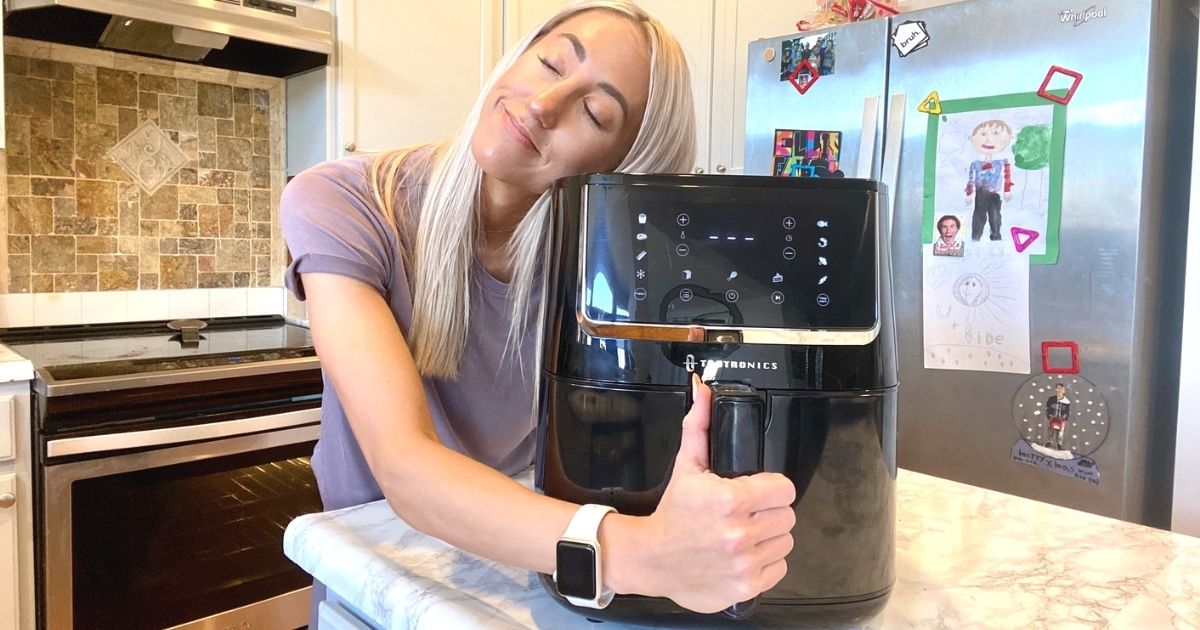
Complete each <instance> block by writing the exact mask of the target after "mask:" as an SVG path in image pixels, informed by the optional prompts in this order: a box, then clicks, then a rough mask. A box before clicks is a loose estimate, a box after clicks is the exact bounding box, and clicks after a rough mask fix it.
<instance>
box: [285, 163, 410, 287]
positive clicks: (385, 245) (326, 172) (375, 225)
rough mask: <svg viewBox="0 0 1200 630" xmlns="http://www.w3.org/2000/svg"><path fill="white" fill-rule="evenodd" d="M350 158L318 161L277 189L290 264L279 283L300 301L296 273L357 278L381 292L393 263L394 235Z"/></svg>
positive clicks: (362, 166) (361, 169)
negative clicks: (280, 191)
mask: <svg viewBox="0 0 1200 630" xmlns="http://www.w3.org/2000/svg"><path fill="white" fill-rule="evenodd" d="M367 164H368V163H367V162H366V161H364V159H363V158H360V157H355V158H349V159H343V160H334V161H331V162H325V163H323V164H318V165H317V166H314V167H312V168H309V169H308V170H305V171H304V172H302V173H300V174H299V175H297V176H296V177H295V178H293V179H292V181H291V182H290V183H288V185H287V186H286V187H285V188H284V189H283V196H282V198H281V199H280V202H279V221H280V227H281V228H282V231H283V238H284V240H285V241H286V242H287V247H288V251H289V252H290V253H291V256H292V262H291V264H290V265H288V268H287V271H286V272H285V275H284V284H285V285H286V286H287V287H288V289H290V290H291V291H292V293H293V294H295V296H296V298H297V299H300V300H303V299H305V294H304V285H303V282H302V280H301V275H302V274H305V273H331V274H336V275H341V276H347V277H350V278H353V279H355V280H358V281H360V282H363V283H365V284H367V285H369V286H371V287H373V288H374V289H375V290H377V291H379V293H380V294H381V295H384V296H386V295H387V294H388V290H387V288H388V284H389V282H388V280H389V278H390V277H391V275H392V271H393V266H394V265H395V262H396V253H397V251H396V238H395V234H394V231H393V229H392V228H391V226H390V225H388V223H387V222H386V221H385V219H384V218H383V214H382V210H381V209H380V208H378V207H377V206H378V204H376V203H375V201H374V198H373V195H372V194H371V190H370V186H369V184H368V182H367Z"/></svg>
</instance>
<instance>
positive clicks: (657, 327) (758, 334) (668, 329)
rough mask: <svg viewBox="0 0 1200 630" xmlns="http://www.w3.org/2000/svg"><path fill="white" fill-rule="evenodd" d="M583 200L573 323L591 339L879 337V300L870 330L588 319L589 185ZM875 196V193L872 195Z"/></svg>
mask: <svg viewBox="0 0 1200 630" xmlns="http://www.w3.org/2000/svg"><path fill="white" fill-rule="evenodd" d="M582 188H583V193H582V194H583V199H582V200H581V206H580V211H579V278H578V291H577V301H576V309H575V321H576V323H577V324H578V325H579V328H580V329H581V330H583V332H585V333H587V334H588V335H590V336H592V337H601V338H605V339H631V340H635V341H666V342H688V341H691V342H693V343H721V342H720V341H712V340H709V337H708V334H707V333H708V332H709V331H720V332H728V333H731V334H735V335H737V336H738V340H737V341H735V342H732V343H740V344H752V345H754V344H763V345H791V346H865V345H867V344H869V343H871V342H873V341H875V338H876V337H878V336H879V299H878V294H877V296H876V300H875V324H874V325H873V326H872V327H871V328H867V329H860V330H820V329H798V328H737V327H734V326H697V325H692V324H687V325H682V324H643V323H639V322H601V321H596V320H593V319H589V318H588V317H587V315H586V314H585V313H584V312H583V308H584V305H585V304H587V295H586V294H585V293H584V292H585V291H586V290H587V281H586V273H585V271H586V268H587V263H588V256H587V243H588V239H587V225H588V197H587V193H588V185H587V184H586V183H585V184H584V185H583V186H582ZM872 194H874V195H876V196H878V193H872ZM879 212H880V209H879V208H876V211H875V220H876V227H875V251H876V255H877V256H878V255H880V254H879V232H880V229H879V224H878V222H879ZM879 267H880V265H879V261H878V260H876V263H875V286H876V287H877V288H878V287H880V284H879V283H880V282H881V281H882V278H880V277H879ZM697 331H700V332H701V333H702V334H703V335H704V338H703V339H702V340H700V341H697V340H696V339H694V338H690V337H691V335H695V334H696V332H697Z"/></svg>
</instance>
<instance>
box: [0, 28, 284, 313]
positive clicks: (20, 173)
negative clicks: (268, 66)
mask: <svg viewBox="0 0 1200 630" xmlns="http://www.w3.org/2000/svg"><path fill="white" fill-rule="evenodd" d="M4 65H5V68H4V72H5V76H4V81H5V84H4V85H5V112H4V115H5V123H6V127H7V133H6V141H7V171H8V172H7V180H6V183H7V187H8V194H7V204H6V209H7V213H6V214H7V217H6V220H4V221H0V231H3V232H4V239H3V242H0V254H3V256H0V276H2V277H0V292H11V293H49V292H76V291H115V290H133V289H190V288H218V287H267V286H272V285H279V284H282V282H281V279H282V278H281V273H282V268H283V264H284V262H283V258H284V254H283V251H284V247H283V243H282V238H281V237H280V236H279V234H278V229H277V227H276V225H277V221H276V220H275V219H276V216H277V208H278V199H279V193H280V191H281V190H282V187H283V183H284V172H283V168H284V166H283V156H284V146H283V138H284V134H283V103H282V100H283V81H282V80H280V79H275V78H272V77H262V76H257V75H249V74H245V73H236V72H230V71H225V70H214V69H210V68H202V67H199V66H194V65H190V64H181V63H172V62H166V61H157V60H149V59H143V58H139V57H134V56H129V55H123V54H119V53H112V52H107V51H94V50H86V49H79V48H73V47H69V46H60V45H58V44H46V43H42V42H33V41H29V40H22V39H15V38H5V57H4ZM5 282H6V283H7V288H6V289H5V288H4V287H3V286H2V285H3V284H5Z"/></svg>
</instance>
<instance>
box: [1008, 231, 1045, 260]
mask: <svg viewBox="0 0 1200 630" xmlns="http://www.w3.org/2000/svg"><path fill="white" fill-rule="evenodd" d="M1011 232H1012V239H1013V246H1014V247H1016V248H1017V253H1018V254H1022V253H1024V252H1025V250H1026V249H1028V248H1029V246H1030V245H1032V244H1033V242H1034V241H1036V240H1037V237H1039V236H1041V234H1039V233H1038V232H1037V230H1029V229H1026V228H1023V227H1015V228H1013V229H1012V230H1011Z"/></svg>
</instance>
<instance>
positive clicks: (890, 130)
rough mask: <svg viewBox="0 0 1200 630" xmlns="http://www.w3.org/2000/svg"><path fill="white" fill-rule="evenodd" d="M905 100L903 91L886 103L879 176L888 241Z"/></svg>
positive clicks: (893, 220)
mask: <svg viewBox="0 0 1200 630" xmlns="http://www.w3.org/2000/svg"><path fill="white" fill-rule="evenodd" d="M907 100H908V95H907V94H905V93H904V92H897V93H895V94H893V95H892V100H891V102H890V103H888V120H887V124H886V125H885V127H884V128H885V129H886V134H887V135H886V136H885V137H884V140H883V167H882V168H883V172H882V173H880V178H881V179H882V180H883V183H884V184H886V185H887V188H888V196H887V204H888V207H887V226H886V227H885V230H886V232H885V233H884V235H885V236H886V237H887V239H888V241H889V242H891V240H892V226H893V225H895V223H896V197H898V196H899V191H898V190H896V183H897V181H899V177H900V149H901V145H902V144H904V105H905V103H906V102H907Z"/></svg>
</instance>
